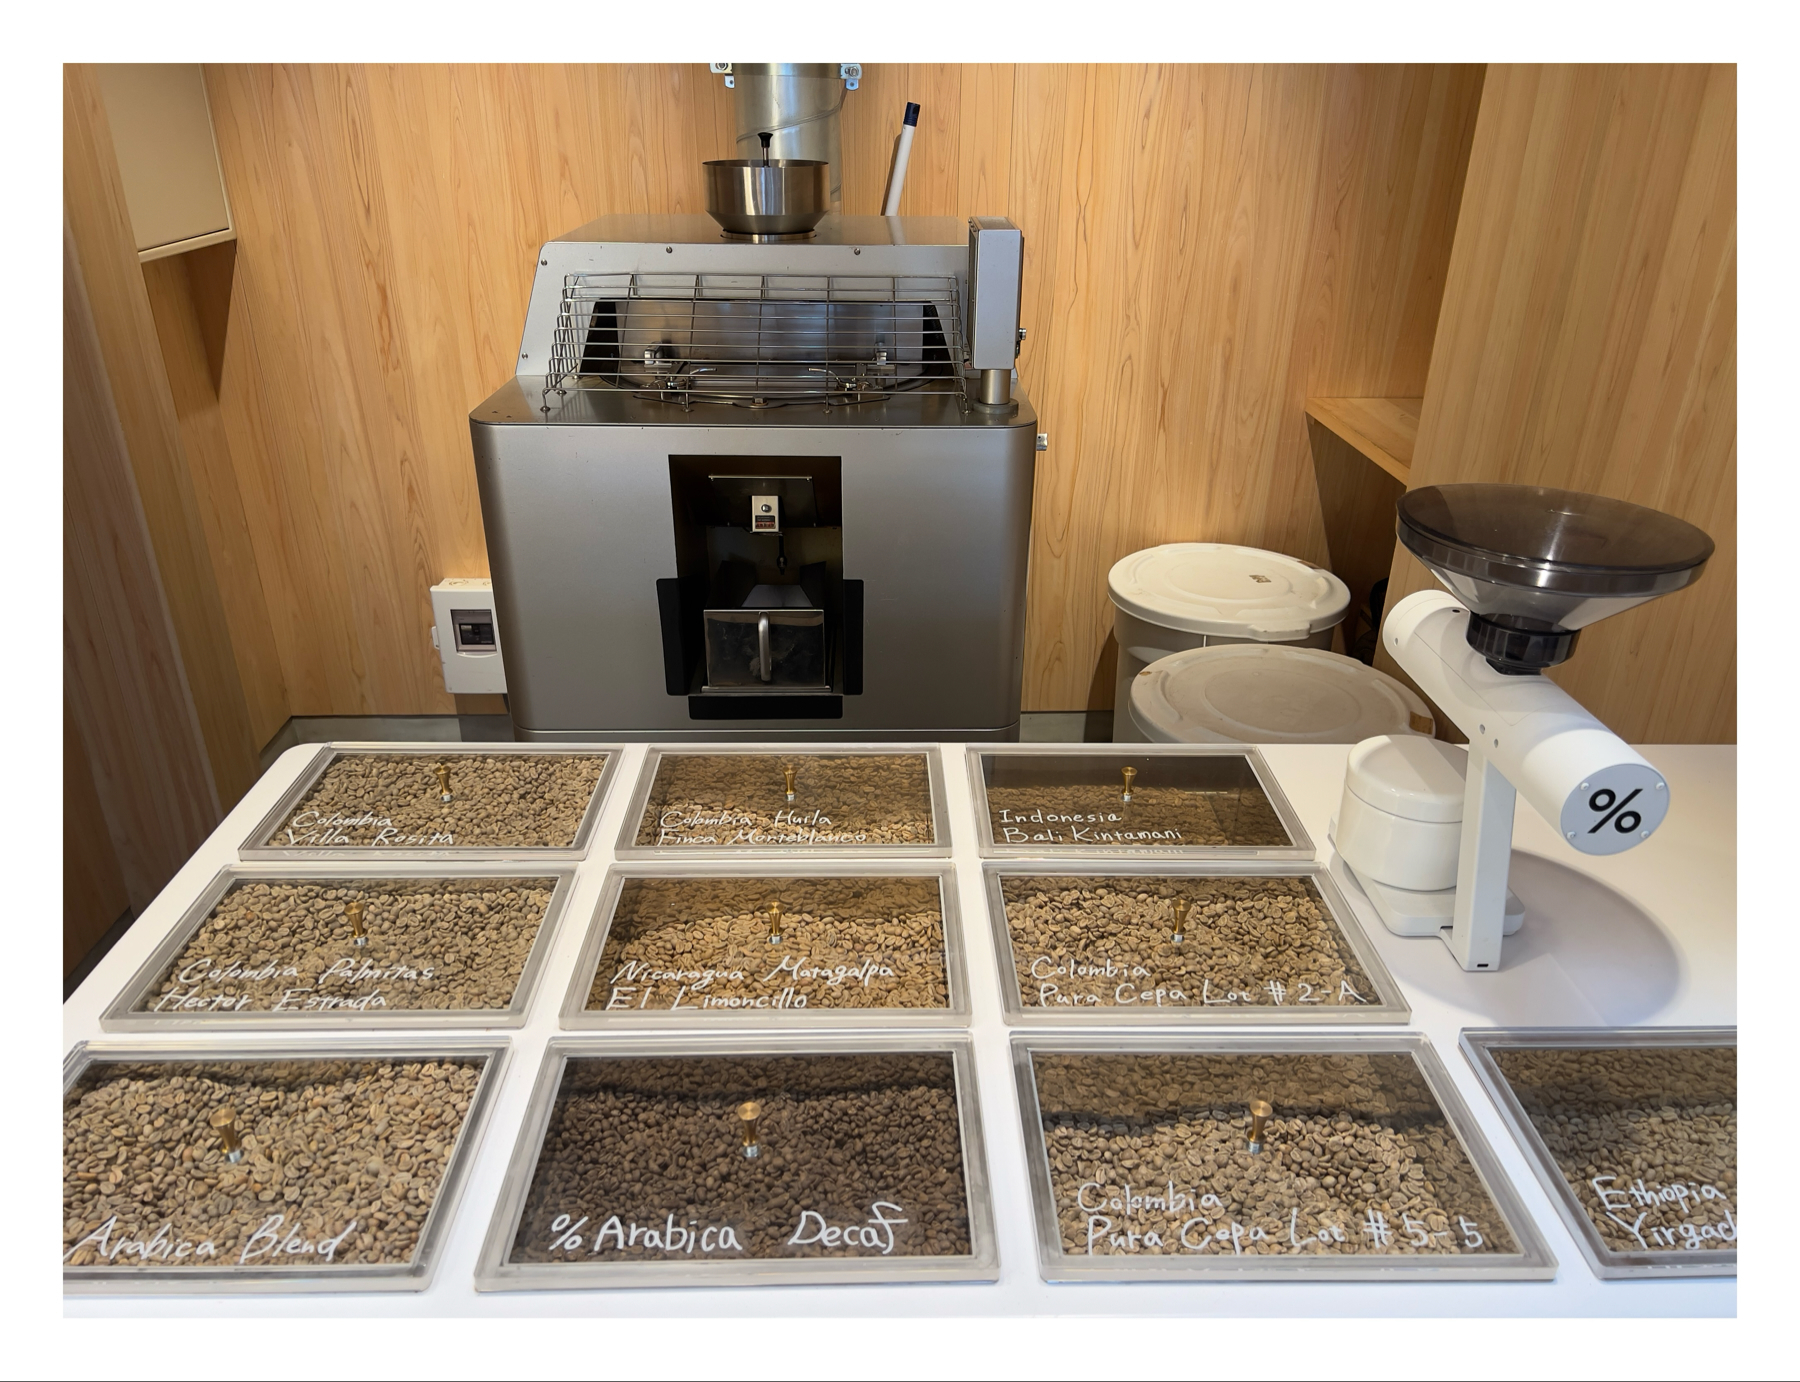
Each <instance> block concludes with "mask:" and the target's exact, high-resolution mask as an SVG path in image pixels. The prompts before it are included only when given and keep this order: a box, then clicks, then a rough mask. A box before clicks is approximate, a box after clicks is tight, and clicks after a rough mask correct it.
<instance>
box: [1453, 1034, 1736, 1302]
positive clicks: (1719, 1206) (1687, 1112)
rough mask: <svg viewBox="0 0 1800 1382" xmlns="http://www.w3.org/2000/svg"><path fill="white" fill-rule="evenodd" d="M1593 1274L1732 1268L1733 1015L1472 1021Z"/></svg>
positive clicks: (1479, 1061) (1499, 1098) (1487, 1081)
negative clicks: (1661, 1022) (1651, 1020)
mask: <svg viewBox="0 0 1800 1382" xmlns="http://www.w3.org/2000/svg"><path fill="white" fill-rule="evenodd" d="M1462 1048H1463V1054H1464V1055H1465V1056H1467V1057H1468V1059H1469V1063H1470V1064H1471V1065H1473V1066H1474V1067H1475V1073H1476V1074H1477V1075H1478V1076H1480V1078H1481V1083H1482V1085H1483V1087H1485V1088H1486V1090H1487V1092H1488V1094H1489V1095H1490V1096H1492V1098H1493V1100H1494V1102H1495V1104H1497V1105H1498V1106H1499V1108H1500V1112H1501V1114H1502V1115H1503V1116H1504V1117H1505V1119H1506V1122H1507V1125H1508V1127H1510V1128H1511V1129H1512V1133H1513V1136H1514V1137H1516V1138H1517V1139H1518V1141H1519V1145H1520V1146H1521V1147H1523V1148H1524V1149H1525V1153H1526V1155H1527V1156H1528V1157H1529V1158H1530V1160H1531V1167H1532V1170H1534V1171H1535V1172H1536V1173H1537V1177H1538V1180H1539V1181H1541V1182H1542V1183H1543V1186H1544V1191H1545V1193H1546V1194H1548V1195H1549V1196H1550V1198H1551V1200H1552V1201H1553V1202H1554V1203H1555V1205H1556V1209H1557V1212H1558V1213H1559V1214H1561V1215H1562V1218H1563V1222H1564V1223H1565V1224H1567V1225H1568V1227H1569V1232H1570V1234H1571V1235H1572V1236H1573V1237H1574V1239H1575V1242H1576V1244H1577V1245H1578V1246H1579V1247H1580V1248H1581V1252H1582V1255H1583V1256H1584V1257H1586V1258H1587V1260H1588V1266H1590V1267H1591V1268H1593V1271H1594V1275H1596V1276H1599V1277H1604V1278H1618V1277H1673V1276H1736V1275H1737V1214H1738V1198H1737V1028H1735V1027H1616V1028H1604V1027H1567V1028H1549V1027H1538V1028H1521V1029H1517V1030H1511V1031H1508V1030H1503V1029H1500V1028H1468V1029H1465V1030H1464V1032H1463V1034H1462Z"/></svg>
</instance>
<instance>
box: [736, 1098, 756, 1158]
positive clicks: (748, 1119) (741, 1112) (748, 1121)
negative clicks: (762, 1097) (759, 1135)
mask: <svg viewBox="0 0 1800 1382" xmlns="http://www.w3.org/2000/svg"><path fill="white" fill-rule="evenodd" d="M737 1116H738V1121H739V1122H741V1123H742V1124H743V1125H744V1157H745V1159H746V1160H749V1161H755V1160H756V1158H757V1157H759V1156H761V1155H762V1147H761V1146H760V1145H758V1143H757V1140H756V1120H757V1119H758V1118H761V1117H762V1105H761V1104H759V1103H757V1102H756V1100H754V1099H751V1100H749V1101H747V1102H745V1103H742V1104H739V1105H738V1106H737Z"/></svg>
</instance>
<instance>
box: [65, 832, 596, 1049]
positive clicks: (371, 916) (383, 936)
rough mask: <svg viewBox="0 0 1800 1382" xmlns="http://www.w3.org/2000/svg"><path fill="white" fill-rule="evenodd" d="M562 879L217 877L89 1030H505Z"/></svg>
mask: <svg viewBox="0 0 1800 1382" xmlns="http://www.w3.org/2000/svg"><path fill="white" fill-rule="evenodd" d="M574 879H575V874H574V871H573V869H571V868H568V867H562V868H547V867H543V866H537V867H533V866H531V865H522V864H511V863H502V864H485V865H474V864H449V865H446V864H424V863H404V862H403V863H398V864H396V865H394V866H393V867H390V868H384V869H381V870H380V871H379V872H373V871H369V870H367V869H358V868H355V867H345V866H343V865H335V864H332V865H323V866H321V865H306V864H291V865H274V866H259V865H254V864H246V865H239V866H237V867H234V868H227V869H224V870H222V871H221V872H220V873H219V874H218V875H217V876H216V877H215V878H214V879H213V880H212V882H211V883H209V884H208V885H207V887H206V890H205V891H204V892H202V893H201V894H200V896H199V897H198V898H197V899H196V900H195V902H194V904H193V906H191V907H189V908H188V910H187V912H186V913H185V914H184V915H183V917H182V919H181V920H180V921H179V922H177V923H176V924H175V926H174V927H173V928H171V929H170V931H169V933H168V935H167V936H166V937H165V938H164V939H163V941H162V943H161V944H160V945H158V946H157V947H156V949H155V950H154V951H152V952H151V954H150V957H149V958H148V959H147V960H145V962H144V963H143V964H142V965H141V966H139V968H138V971H137V973H136V974H134V975H133V976H132V978H131V980H130V981H129V982H128V983H127V984H126V985H125V987H124V988H123V989H122V990H120V992H119V995H118V997H116V998H115V999H114V1000H113V1001H112V1003H111V1004H110V1005H109V1006H108V1007H107V1009H106V1011H105V1013H104V1014H102V1016H101V1019H100V1025H101V1026H102V1028H104V1029H105V1030H106V1031H109V1032H118V1031H170V1030H182V1029H187V1030H195V1029H206V1028H211V1029H214V1030H218V1029H221V1028H224V1029H228V1030H238V1031H243V1030H252V1029H257V1028H292V1029H311V1030H314V1031H317V1030H320V1029H334V1028H345V1027H473V1026H484V1027H517V1026H520V1025H522V1024H523V1023H524V1021H525V1013H526V1009H527V1008H528V1007H529V1005H530V1002H531V995H532V992H533V990H534V988H535V986H536V983H537V979H538V977H539V975H540V974H541V973H542V970H543V965H544V958H545V956H546V955H547V954H548V953H549V948H550V945H551V943H552V942H553V941H554V939H555V935H556V929H557V925H558V923H559V921H560V919H561V917H562V913H563V909H564V908H565V907H566V906H567V904H568V900H569V893H570V891H571V890H572V888H573V886H574Z"/></svg>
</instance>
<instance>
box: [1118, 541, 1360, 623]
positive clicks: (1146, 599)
mask: <svg viewBox="0 0 1800 1382" xmlns="http://www.w3.org/2000/svg"><path fill="white" fill-rule="evenodd" d="M1106 587H1107V591H1108V593H1110V594H1111V596H1112V601H1113V603H1114V604H1115V605H1117V606H1118V607H1119V608H1120V609H1122V610H1124V611H1125V612H1126V613H1127V614H1133V615H1136V616H1137V617H1138V618H1139V619H1142V620H1143V621H1144V622H1145V623H1147V624H1155V625H1156V626H1157V627H1158V628H1164V629H1181V630H1184V631H1186V632H1187V633H1203V634H1212V635H1214V636H1215V637H1221V638H1254V639H1256V640H1257V641H1259V642H1264V643H1280V642H1294V641H1297V640H1299V639H1302V638H1305V637H1306V636H1307V635H1308V634H1311V633H1317V632H1318V631H1319V630H1320V629H1328V628H1331V627H1332V626H1333V625H1335V624H1340V623H1342V622H1343V619H1344V612H1345V611H1346V610H1348V609H1349V608H1350V588H1349V587H1348V586H1346V585H1345V584H1344V583H1343V582H1342V581H1340V580H1339V579H1338V578H1337V577H1336V576H1334V575H1332V574H1331V572H1329V571H1324V570H1321V569H1320V568H1319V567H1316V566H1308V565H1307V564H1306V563H1305V562H1303V561H1299V560H1297V559H1295V558H1294V557H1284V556H1282V554H1281V553H1279V552H1265V551H1263V550H1262V549H1261V548H1258V547H1234V546H1232V545H1231V544H1229V543H1224V542H1171V543H1167V544H1165V545H1164V546H1162V547H1147V548H1145V549H1144V550H1143V551H1141V552H1133V553H1132V554H1131V555H1130V556H1128V557H1122V558H1120V560H1118V561H1116V562H1114V563H1113V568H1112V570H1111V571H1109V572H1107V575H1106Z"/></svg>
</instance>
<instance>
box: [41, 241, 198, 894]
mask: <svg viewBox="0 0 1800 1382" xmlns="http://www.w3.org/2000/svg"><path fill="white" fill-rule="evenodd" d="M135 270H136V264H135V256H134V262H133V271H134V272H135ZM90 303H91V299H90V297H89V295H88V291H87V287H86V284H85V282H84V275H83V273H82V264H81V261H80V258H79V255H78V252H77V247H76V244H75V238H74V234H73V231H72V229H71V227H70V225H69V222H68V220H67V219H65V221H64V223H63V691H64V697H65V701H64V706H65V709H64V713H65V715H67V716H68V717H69V719H70V720H71V721H72V722H73V723H74V725H75V726H76V729H77V731H78V733H79V735H80V738H81V741H82V743H83V744H84V745H85V747H86V751H87V757H88V759H89V762H90V765H91V771H92V777H93V784H94V788H95V790H96V794H97V796H98V798H99V803H100V811H101V814H102V816H103V817H104V819H105V821H106V826H107V832H108V834H109V836H110V838H111V844H112V848H113V851H114V853H115V857H116V859H117V861H118V866H119V871H120V875H121V877H122V879H123V881H124V886H125V892H126V896H127V897H128V898H129V899H130V902H131V906H132V908H133V909H134V910H137V911H142V910H143V909H144V908H145V907H147V906H148V905H149V904H150V902H151V901H152V900H153V899H154V898H155V897H156V894H157V893H158V892H160V891H161V889H162V886H163V884H165V883H166V882H168V880H169V879H170V878H171V877H172V876H173V875H174V873H175V871H176V870H177V869H178V868H180V867H181V865H182V864H183V863H185V862H186V861H187V858H188V856H189V855H191V854H192V853H193V852H194V850H195V849H197V848H198V847H199V846H200V843H201V842H202V841H203V840H204V839H205V838H206V836H207V834H208V832H209V831H211V830H212V828H213V827H214V826H215V825H217V824H218V822H219V819H220V817H221V815H222V814H223V813H222V812H221V810H220V809H219V796H218V791H217V788H216V787H215V786H214V782H213V772H212V768H211V765H210V764H209V763H208V761H207V745H206V741H205V738H204V736H203V734H202V732H201V726H200V717H199V715H198V713H197V712H196V710H195V707H194V701H193V697H192V695H191V693H190V691H189V686H188V679H187V674H186V672H185V670H184V668H183V663H182V650H181V647H180V643H179V641H178V639H177V637H176V633H175V626H174V623H173V620H172V619H171V617H170V611H169V606H168V604H167V602H166V601H165V600H164V597H163V582H162V577H161V576H160V574H159V568H160V567H161V565H162V561H161V553H159V552H157V551H155V550H154V548H153V546H152V542H151V535H150V529H149V525H148V523H147V522H146V520H145V514H144V507H143V505H142V503H141V502H140V500H139V497H138V484H137V479H136V475H135V471H134V467H133V466H132V462H131V454H130V448H129V442H128V439H127V435H126V432H125V430H124V427H123V426H122V418H121V416H120V413H119V410H118V409H117V408H116V407H115V405H114V399H115V398H116V397H117V396H118V390H116V389H115V387H114V386H113V384H112V381H111V379H110V378H109V375H108V370H107V360H106V358H105V352H104V348H103V346H102V344H101V338H100V333H99V330H98V328H97V324H96V321H95V316H94V313H93V311H92V309H91V306H90ZM152 348H153V349H154V346H153V347H152ZM65 828H67V822H65ZM67 848H68V844H67V842H65V849H67Z"/></svg>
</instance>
